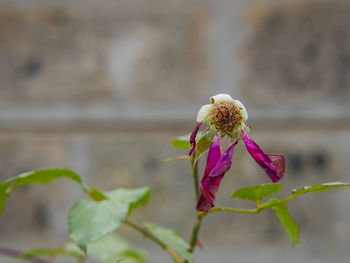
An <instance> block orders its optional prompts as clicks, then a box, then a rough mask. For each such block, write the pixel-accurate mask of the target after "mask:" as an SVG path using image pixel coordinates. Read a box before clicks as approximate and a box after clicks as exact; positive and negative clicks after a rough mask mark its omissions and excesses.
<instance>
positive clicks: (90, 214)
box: [68, 199, 128, 252]
mask: <svg viewBox="0 0 350 263" xmlns="http://www.w3.org/2000/svg"><path fill="white" fill-rule="evenodd" d="M127 213H128V205H127V204H121V203H116V202H113V201H112V200H104V201H100V202H95V201H93V200H89V199H81V200H79V201H78V202H77V203H76V204H75V205H74V206H73V208H72V209H71V210H70V211H69V216H68V224H69V232H70V237H71V238H72V240H73V241H74V242H75V243H76V244H77V245H78V246H79V247H80V248H81V249H82V250H83V251H84V252H86V246H87V243H88V242H89V241H92V240H96V239H98V238H100V237H102V236H104V235H106V234H108V233H110V232H112V231H114V230H116V229H117V228H118V227H119V226H120V225H121V224H122V223H123V222H124V220H125V218H126V216H127Z"/></svg>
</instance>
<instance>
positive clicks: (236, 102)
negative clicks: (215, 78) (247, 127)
mask: <svg viewBox="0 0 350 263" xmlns="http://www.w3.org/2000/svg"><path fill="white" fill-rule="evenodd" d="M234 103H235V105H236V106H237V107H239V108H241V115H242V118H243V119H244V120H245V121H246V120H248V112H247V110H246V108H245V107H244V105H243V104H242V102H240V101H239V100H234Z"/></svg>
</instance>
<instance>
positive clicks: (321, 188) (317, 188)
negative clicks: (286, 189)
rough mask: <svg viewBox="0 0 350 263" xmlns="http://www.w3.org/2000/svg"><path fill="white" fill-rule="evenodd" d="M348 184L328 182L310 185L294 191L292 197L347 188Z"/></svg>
mask: <svg viewBox="0 0 350 263" xmlns="http://www.w3.org/2000/svg"><path fill="white" fill-rule="evenodd" d="M349 186H350V184H347V183H342V182H330V183H324V184H316V185H311V186H304V187H303V188H300V189H294V190H293V193H292V195H293V196H296V195H300V194H304V193H309V192H319V191H325V190H328V189H331V188H336V187H349Z"/></svg>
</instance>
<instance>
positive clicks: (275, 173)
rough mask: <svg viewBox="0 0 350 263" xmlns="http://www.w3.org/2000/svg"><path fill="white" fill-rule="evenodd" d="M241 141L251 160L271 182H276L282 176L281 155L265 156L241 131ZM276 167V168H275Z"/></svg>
mask: <svg viewBox="0 0 350 263" xmlns="http://www.w3.org/2000/svg"><path fill="white" fill-rule="evenodd" d="M242 133H243V140H244V143H245V146H246V147H247V150H248V152H249V153H250V155H251V156H252V157H253V159H254V160H255V161H256V162H257V163H258V164H259V165H260V166H261V168H263V169H264V170H265V172H266V174H267V175H268V176H269V177H270V179H271V180H272V182H274V183H276V182H278V181H279V180H280V179H281V178H282V177H283V175H284V170H285V161H284V157H283V156H282V155H277V154H265V153H264V152H263V151H262V150H261V149H260V147H259V145H257V144H256V143H255V142H254V141H253V140H252V139H250V138H249V137H248V135H247V134H246V133H245V132H244V131H242ZM277 166H278V168H277Z"/></svg>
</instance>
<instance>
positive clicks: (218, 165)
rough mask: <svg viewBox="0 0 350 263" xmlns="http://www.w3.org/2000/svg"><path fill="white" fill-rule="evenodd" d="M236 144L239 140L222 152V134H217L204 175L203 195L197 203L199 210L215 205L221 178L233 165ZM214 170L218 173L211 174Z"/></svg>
mask: <svg viewBox="0 0 350 263" xmlns="http://www.w3.org/2000/svg"><path fill="white" fill-rule="evenodd" d="M236 144H237V141H235V142H233V143H232V144H231V145H230V146H229V147H228V148H227V149H226V150H225V151H224V153H223V154H221V148H220V136H218V135H216V136H215V137H214V140H213V143H212V144H211V146H210V150H209V154H208V159H207V166H206V168H205V171H204V176H203V178H202V180H201V189H200V190H201V196H200V198H199V200H198V203H197V210H198V211H204V212H208V211H209V210H210V209H211V208H212V207H213V206H214V201H215V195H216V192H217V191H218V189H219V187H220V183H221V180H222V178H223V177H224V175H225V172H226V171H227V170H228V169H230V167H231V159H232V153H233V149H234V147H235V145H236ZM214 169H215V170H214ZM213 170H214V171H216V172H215V173H218V174H215V175H214V176H211V174H212V171H213Z"/></svg>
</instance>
